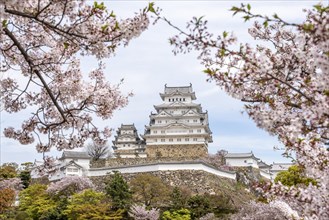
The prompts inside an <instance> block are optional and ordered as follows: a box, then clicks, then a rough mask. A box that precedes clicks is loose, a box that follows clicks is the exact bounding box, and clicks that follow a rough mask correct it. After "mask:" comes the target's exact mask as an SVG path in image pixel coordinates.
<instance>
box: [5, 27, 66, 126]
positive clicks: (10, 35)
mask: <svg viewBox="0 0 329 220" xmlns="http://www.w3.org/2000/svg"><path fill="white" fill-rule="evenodd" d="M3 30H4V31H5V33H6V34H7V36H8V37H9V38H10V39H11V40H12V41H13V42H14V44H15V45H16V46H17V48H18V50H19V51H20V52H21V54H22V55H23V57H24V59H25V60H26V62H27V63H28V64H29V66H30V67H31V72H32V73H33V72H34V73H35V74H36V75H37V76H38V77H39V79H40V81H41V83H42V85H43V86H44V88H45V89H46V91H47V93H48V95H49V97H50V99H51V100H52V102H53V103H54V105H55V106H56V108H57V110H58V111H59V113H60V114H61V116H62V118H63V121H64V122H65V121H66V117H65V114H64V111H63V109H62V108H61V107H60V106H59V103H58V102H57V100H56V98H55V96H54V94H53V93H52V91H51V89H50V88H49V86H48V84H47V82H46V81H45V79H44V78H43V76H42V75H41V73H40V72H39V71H38V70H37V69H34V64H33V61H32V60H31V59H30V57H29V55H28V54H27V53H26V51H25V50H24V48H23V47H22V45H21V44H20V43H19V42H18V40H17V39H16V37H15V36H14V35H13V33H11V32H10V31H9V30H8V29H7V28H4V29H3Z"/></svg>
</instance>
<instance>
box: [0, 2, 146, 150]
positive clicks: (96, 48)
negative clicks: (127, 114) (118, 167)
mask: <svg viewBox="0 0 329 220" xmlns="http://www.w3.org/2000/svg"><path fill="white" fill-rule="evenodd" d="M148 11H149V10H148V9H147V8H145V9H143V10H141V11H140V12H138V13H136V14H135V16H134V17H131V18H127V19H123V20H118V19H117V18H116V16H115V14H114V13H113V12H111V10H110V9H107V8H106V7H105V5H104V4H103V3H97V2H94V3H93V2H88V1H74V0H58V1H53V0H26V1H13V0H0V17H1V22H0V51H1V53H0V61H1V71H3V72H9V71H10V74H7V75H9V76H8V77H7V78H6V77H4V78H2V79H1V80H0V88H1V89H0V97H1V102H2V103H3V105H2V106H3V110H5V111H7V112H9V113H16V112H20V111H23V110H25V109H26V110H27V109H28V110H29V111H33V114H32V115H31V117H30V118H27V119H26V120H25V121H23V122H22V126H21V128H12V127H9V128H5V130H4V135H5V136H6V137H8V138H12V139H15V140H18V141H19V142H20V143H21V144H31V143H36V148H37V150H38V152H42V153H45V152H48V151H49V150H50V149H51V148H53V147H55V148H57V149H58V150H63V149H73V148H76V147H82V146H83V145H84V143H85V142H86V140H87V139H92V140H93V141H104V140H105V139H107V138H108V137H109V136H110V135H111V132H110V130H109V129H108V128H105V129H104V130H102V129H99V128H98V127H97V126H96V125H95V124H94V121H93V118H94V117H95V116H96V117H99V118H101V119H103V120H106V119H109V118H111V117H112V114H113V112H114V111H115V110H117V109H120V108H122V107H124V106H126V105H127V103H128V97H129V96H130V94H128V95H123V94H121V92H120V88H119V86H120V85H111V84H110V83H109V82H108V81H107V80H106V79H105V74H104V72H105V66H104V65H103V63H102V62H101V61H102V59H104V58H109V57H111V56H113V55H114V52H115V51H116V48H118V47H119V46H120V45H123V46H126V45H128V43H129V42H130V40H132V39H133V38H135V37H138V36H139V35H140V34H141V33H142V32H143V31H145V30H146V29H147V27H148V25H149V19H148V16H147V13H148ZM79 56H93V57H95V58H96V59H97V60H98V61H99V65H98V66H95V67H94V70H92V71H91V72H90V73H89V76H88V75H86V74H84V73H83V72H82V70H81V64H80V61H79ZM18 79H19V82H20V83H18ZM23 80H24V83H22V82H21V81H23Z"/></svg>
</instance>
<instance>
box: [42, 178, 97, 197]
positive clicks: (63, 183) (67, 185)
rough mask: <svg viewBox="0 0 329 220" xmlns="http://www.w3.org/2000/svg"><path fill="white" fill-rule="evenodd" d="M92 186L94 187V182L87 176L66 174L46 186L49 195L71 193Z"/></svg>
mask: <svg viewBox="0 0 329 220" xmlns="http://www.w3.org/2000/svg"><path fill="white" fill-rule="evenodd" d="M92 188H94V184H93V183H92V182H91V180H90V179H89V178H87V177H80V176H67V177H64V178H63V179H61V180H60V181H57V182H54V183H51V184H50V185H49V186H48V188H47V192H48V193H49V194H51V195H58V194H66V195H72V194H74V193H78V192H82V191H83V190H85V189H92Z"/></svg>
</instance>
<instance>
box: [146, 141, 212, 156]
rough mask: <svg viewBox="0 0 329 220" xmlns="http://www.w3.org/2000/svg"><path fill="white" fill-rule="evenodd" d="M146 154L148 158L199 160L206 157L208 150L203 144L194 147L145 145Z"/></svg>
mask: <svg viewBox="0 0 329 220" xmlns="http://www.w3.org/2000/svg"><path fill="white" fill-rule="evenodd" d="M145 152H146V154H147V156H148V157H153V158H154V157H155V158H159V157H160V158H161V157H174V158H180V157H184V158H201V157H206V156H207V155H208V148H207V147H206V145H205V144H195V145H147V147H146V151H145Z"/></svg>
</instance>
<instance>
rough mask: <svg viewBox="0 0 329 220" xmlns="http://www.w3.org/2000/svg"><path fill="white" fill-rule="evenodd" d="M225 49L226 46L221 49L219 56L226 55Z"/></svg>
mask: <svg viewBox="0 0 329 220" xmlns="http://www.w3.org/2000/svg"><path fill="white" fill-rule="evenodd" d="M225 51H226V50H225V49H224V48H222V49H220V54H219V56H220V57H223V56H224V55H225Z"/></svg>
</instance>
